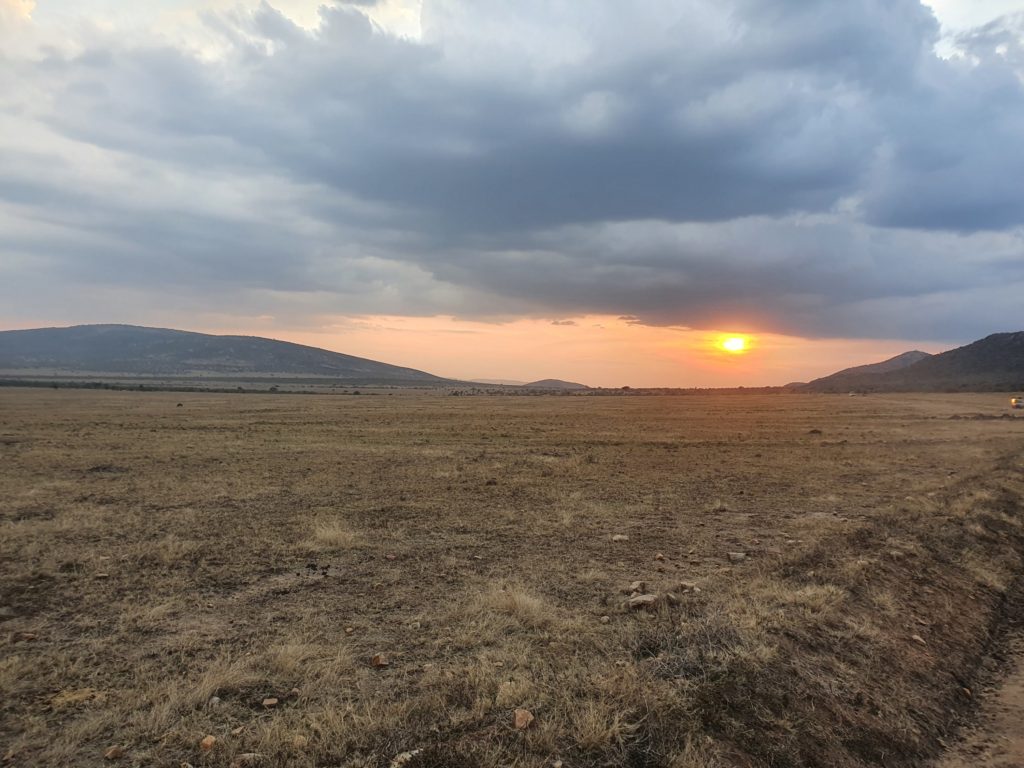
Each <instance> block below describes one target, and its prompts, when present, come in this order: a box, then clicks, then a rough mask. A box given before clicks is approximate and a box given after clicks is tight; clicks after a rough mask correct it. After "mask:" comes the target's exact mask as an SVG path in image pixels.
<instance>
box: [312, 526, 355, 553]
mask: <svg viewBox="0 0 1024 768" xmlns="http://www.w3.org/2000/svg"><path fill="white" fill-rule="evenodd" d="M360 541H361V537H360V536H359V534H358V533H357V532H356V531H354V530H353V529H352V527H351V526H349V525H348V523H346V522H345V521H344V520H320V521H318V522H317V523H316V525H315V526H314V527H313V543H314V545H315V546H316V547H317V548H318V549H325V550H327V549H347V548H349V547H355V546H358V545H359V543H360Z"/></svg>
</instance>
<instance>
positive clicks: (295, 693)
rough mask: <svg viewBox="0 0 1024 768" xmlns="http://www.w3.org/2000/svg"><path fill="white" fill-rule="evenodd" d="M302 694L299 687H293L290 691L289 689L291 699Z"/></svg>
mask: <svg viewBox="0 0 1024 768" xmlns="http://www.w3.org/2000/svg"><path fill="white" fill-rule="evenodd" d="M301 695H302V691H300V690H299V689H298V688H292V689H291V690H290V691H288V698H290V699H297V698H299V697H300V696H301Z"/></svg>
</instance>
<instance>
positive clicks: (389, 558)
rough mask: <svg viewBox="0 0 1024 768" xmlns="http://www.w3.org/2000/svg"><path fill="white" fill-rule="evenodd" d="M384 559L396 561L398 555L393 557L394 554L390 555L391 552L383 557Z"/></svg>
mask: <svg viewBox="0 0 1024 768" xmlns="http://www.w3.org/2000/svg"><path fill="white" fill-rule="evenodd" d="M384 559H385V560H397V559H398V555H395V554H392V553H391V552H388V553H387V554H386V555H384Z"/></svg>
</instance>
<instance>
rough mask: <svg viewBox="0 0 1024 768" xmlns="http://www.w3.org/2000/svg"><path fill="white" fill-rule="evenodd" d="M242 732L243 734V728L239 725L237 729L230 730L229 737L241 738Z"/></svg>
mask: <svg viewBox="0 0 1024 768" xmlns="http://www.w3.org/2000/svg"><path fill="white" fill-rule="evenodd" d="M244 732H245V726H244V725H240V726H238V727H237V728H232V729H231V735H232V736H241V735H242V734H243V733H244Z"/></svg>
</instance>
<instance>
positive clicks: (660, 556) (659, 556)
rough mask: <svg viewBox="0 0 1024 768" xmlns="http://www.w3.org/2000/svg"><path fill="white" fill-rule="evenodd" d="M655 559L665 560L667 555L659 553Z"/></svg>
mask: <svg viewBox="0 0 1024 768" xmlns="http://www.w3.org/2000/svg"><path fill="white" fill-rule="evenodd" d="M654 559H655V560H664V559H665V555H663V554H662V553H661V552H659V553H658V554H656V555H655V556H654Z"/></svg>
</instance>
